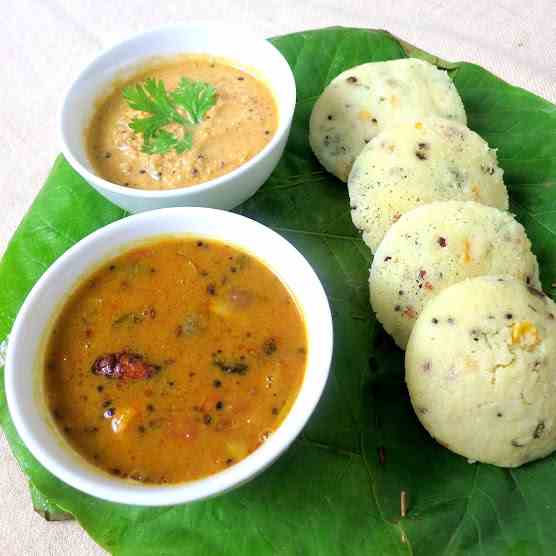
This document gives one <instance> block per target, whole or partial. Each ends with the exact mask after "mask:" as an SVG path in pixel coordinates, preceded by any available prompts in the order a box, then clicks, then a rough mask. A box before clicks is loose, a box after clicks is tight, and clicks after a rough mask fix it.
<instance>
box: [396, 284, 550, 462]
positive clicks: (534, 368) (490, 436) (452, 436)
mask: <svg viewBox="0 0 556 556" xmlns="http://www.w3.org/2000/svg"><path fill="white" fill-rule="evenodd" d="M555 316H556V304H555V303H554V302H553V301H552V300H551V299H550V298H548V297H547V296H545V295H544V294H543V293H542V292H541V291H539V290H537V289H535V288H532V287H528V286H526V285H525V284H523V283H522V282H521V281H519V280H516V279H515V278H513V277H506V276H504V277H493V276H482V277H477V278H472V279H469V280H465V281H463V282H460V283H458V284H455V285H453V286H451V287H449V288H447V289H445V290H444V291H443V292H441V293H440V294H438V295H437V296H436V297H435V298H434V299H433V300H432V301H430V303H428V304H427V306H426V307H425V308H424V310H423V312H422V313H421V315H420V316H419V318H418V320H417V322H416V323H415V326H414V328H413V332H412V334H411V338H410V340H409V343H408V346H407V351H406V355H405V368H406V382H407V386H408V389H409V394H410V396H411V403H412V404H413V408H414V409H415V412H416V414H417V416H418V418H419V420H420V421H421V423H422V424H423V426H424V427H425V428H426V429H427V431H428V432H429V433H430V434H431V435H432V436H433V437H434V438H435V439H436V440H437V441H438V442H439V443H440V444H442V445H443V446H445V447H447V448H449V449H450V450H452V451H453V452H456V453H458V454H461V455H462V456H465V457H467V458H469V459H470V460H476V461H481V462H484V463H492V464H494V465H499V466H503V467H515V466H518V465H522V464H523V463H526V462H528V461H531V460H534V459H538V458H542V457H544V456H546V455H548V454H550V453H551V452H552V451H554V449H556V320H555Z"/></svg>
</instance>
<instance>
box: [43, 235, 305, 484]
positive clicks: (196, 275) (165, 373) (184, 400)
mask: <svg viewBox="0 0 556 556" xmlns="http://www.w3.org/2000/svg"><path fill="white" fill-rule="evenodd" d="M306 348H307V340H306V331H305V325H304V321H303V318H302V316H301V314H300V311H299V309H298V307H297V305H296V303H295V301H294V299H293V298H292V296H291V294H290V293H289V291H288V290H287V289H286V287H285V286H284V285H283V284H282V283H281V282H280V280H279V279H278V278H277V277H276V276H275V275H274V274H273V273H272V271H270V270H269V269H268V268H267V267H266V266H265V265H264V264H262V263H261V262H260V261H258V260H257V259H256V258H254V257H252V256H250V255H247V254H246V253H244V252H242V251H239V250H238V249H236V248H234V247H231V246H229V245H226V244H222V243H218V242H216V241H211V240H204V239H203V240H197V239H195V240H193V239H169V238H166V239H163V240H159V241H158V242H156V243H152V244H148V245H146V246H142V247H139V248H135V249H133V250H131V251H128V252H126V253H124V254H122V255H121V256H119V257H117V258H115V259H113V260H111V261H109V262H108V263H106V264H105V265H104V266H103V267H102V268H100V270H98V271H96V272H95V273H94V274H92V275H91V276H90V277H89V278H88V279H87V280H86V281H85V282H84V283H83V284H81V285H80V286H79V288H78V289H77V290H76V291H75V293H74V294H73V295H72V296H71V297H70V298H69V300H68V301H67V302H66V304H65V306H64V307H63V309H62V312H61V314H60V316H59V317H58V319H57V321H56V323H55V325H54V329H53V332H52V334H51V337H50V339H49V343H48V348H47V357H46V362H45V392H46V396H47V401H48V405H49V408H50V411H51V413H52V415H53V418H54V421H55V422H56V425H57V427H58V429H59V430H60V431H61V433H62V434H63V436H64V437H65V438H66V439H67V440H68V441H69V443H70V444H71V445H72V446H73V448H74V449H75V450H76V451H77V452H79V453H80V454H81V455H82V456H84V457H85V458H86V459H87V460H88V461H90V462H91V463H93V464H94V465H96V466H98V467H100V468H102V469H104V470H106V471H108V472H110V473H112V474H113V475H117V476H120V477H129V478H131V479H134V480H137V481H142V482H149V483H177V482H181V481H188V480H193V479H198V478H200V477H204V476H207V475H210V474H212V473H215V472H217V471H219V470H221V469H224V468H225V467H227V466H229V465H231V464H233V463H234V462H237V461H239V460H241V459H243V458H244V457H246V456H247V455H248V454H249V453H251V452H253V450H255V449H256V448H257V447H258V446H259V445H260V444H261V443H262V442H264V440H265V439H266V438H267V437H268V435H269V434H271V432H272V431H273V430H274V429H276V427H277V426H278V425H279V424H280V422H281V421H282V420H283V419H284V417H285V415H286V414H287V412H288V411H289V409H290V407H291V405H292V403H293V401H294V400H295V398H296V396H297V394H298V391H299V389H300V386H301V383H302V380H303V376H304V372H305V365H306V357H307V356H306ZM109 354H113V355H112V359H110V357H108V359H107V358H106V357H104V359H103V356H109ZM114 354H115V355H114ZM134 357H135V358H136V359H135V362H136V363H138V366H137V367H133V366H131V367H130V366H129V365H128V366H127V367H126V366H125V364H124V363H125V362H127V363H129V362H130V360H132V359H133V358H134ZM137 357H139V358H140V357H142V358H143V359H137ZM118 358H119V359H118ZM107 360H110V361H111V362H112V363H114V361H119V362H121V363H122V364H121V365H120V366H119V367H118V370H119V372H120V373H121V371H122V369H124V370H125V373H124V374H123V375H122V374H120V375H117V376H114V375H112V376H107V375H106V374H95V373H98V372H99V369H100V370H101V371H106V369H109V370H110V371H112V370H113V369H114V368H116V367H110V366H108V367H103V366H102V365H104V364H105V363H106V361H107ZM132 363H133V361H132ZM132 371H133V372H132Z"/></svg>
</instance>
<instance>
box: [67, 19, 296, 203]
mask: <svg viewBox="0 0 556 556" xmlns="http://www.w3.org/2000/svg"><path fill="white" fill-rule="evenodd" d="M187 53H190V54H212V55H218V56H222V57H225V58H227V59H229V60H231V61H232V62H235V63H236V64H237V65H238V66H239V67H242V66H243V67H245V68H246V69H247V71H249V68H252V69H254V70H255V71H256V73H257V75H260V76H261V77H262V78H263V79H264V80H265V81H266V82H267V84H268V85H269V86H270V88H271V90H272V91H273V93H274V96H275V99H276V103H277V105H278V117H279V124H278V129H277V131H276V133H275V135H274V137H273V138H272V140H271V141H270V143H268V145H266V147H265V148H264V149H263V150H262V151H261V152H260V153H258V154H257V155H256V156H254V157H253V158H252V159H251V160H249V161H247V162H246V163H245V164H243V165H242V166H240V167H239V168H237V169H236V170H234V171H232V172H230V173H228V174H225V175H224V176H221V177H219V178H216V179H214V180H210V181H207V182H205V183H202V184H200V185H196V186H193V187H184V188H180V189H171V190H165V191H144V190H140V189H133V188H130V187H123V186H121V185H116V184H113V183H111V182H109V181H107V180H105V179H103V178H101V177H99V176H97V175H96V174H95V171H94V169H93V167H92V165H91V163H90V162H89V160H88V158H87V154H86V145H85V129H86V128H87V126H88V124H89V122H90V119H91V117H92V115H93V113H94V106H95V100H96V99H98V98H99V96H102V94H103V93H105V92H106V90H107V89H108V88H109V86H110V84H111V83H112V82H113V81H114V79H115V78H116V77H121V76H122V74H123V75H126V74H133V72H134V69H136V68H137V67H140V66H141V65H142V64H144V63H145V62H146V61H148V59H149V58H152V57H159V56H172V55H177V54H187ZM295 94H296V91H295V80H294V77H293V74H292V72H291V69H290V67H289V65H288V63H287V62H286V60H285V58H284V57H283V56H282V55H281V54H280V52H279V51H278V50H277V49H276V48H275V47H274V46H272V45H271V44H270V43H269V42H268V41H266V40H265V39H263V38H262V37H257V36H255V35H253V34H251V33H250V32H249V31H246V30H245V29H242V28H237V27H231V26H228V25H222V24H217V23H210V24H201V23H198V24H180V25H172V26H167V27H162V28H160V29H155V30H152V31H147V32H145V33H141V34H139V35H135V36H133V37H131V38H130V39H127V40H125V41H124V42H121V43H119V44H117V45H116V46H113V47H112V48H110V49H108V50H106V51H105V52H104V53H102V54H101V55H100V56H98V58H96V59H95V60H94V61H93V62H91V63H90V64H89V65H88V66H87V67H86V68H85V69H84V70H83V72H82V73H81V74H80V75H79V77H78V78H77V79H76V80H75V82H74V83H73V84H72V85H71V87H70V89H69V91H68V93H67V95H66V97H65V100H64V103H63V105H62V110H61V114H60V131H61V141H62V152H63V153H64V156H65V157H66V159H67V160H68V162H69V163H70V164H71V165H72V167H73V168H74V170H76V171H77V172H78V173H79V174H81V176H83V178H85V180H87V182H88V183H89V184H90V185H91V186H92V187H94V188H95V189H96V190H97V191H98V192H99V193H101V194H102V195H104V196H105V197H106V198H107V199H109V200H110V201H112V202H113V203H115V204H117V205H119V206H120V207H122V208H124V209H126V210H128V211H130V212H140V211H144V210H151V209H156V208H164V207H174V206H205V207H212V208H220V209H231V208H233V207H235V206H237V205H239V204H240V203H242V202H243V201H245V200H246V199H248V198H249V197H251V196H252V195H253V194H254V193H255V192H256V191H257V189H259V187H260V186H261V185H262V184H263V183H264V182H265V181H266V179H267V178H268V177H269V176H270V174H271V172H272V170H274V168H275V167H276V165H277V164H278V161H279V160H280V157H281V156H282V153H283V151H284V147H285V145H286V141H287V139H288V135H289V132H290V126H291V122H292V118H293V112H294V109H295Z"/></svg>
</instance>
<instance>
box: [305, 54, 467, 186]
mask: <svg viewBox="0 0 556 556" xmlns="http://www.w3.org/2000/svg"><path fill="white" fill-rule="evenodd" d="M426 116H440V117H443V118H448V119H451V120H455V121H457V122H460V123H463V124H465V123H466V116H465V110H464V107H463V103H462V101H461V98H460V96H459V94H458V92H457V90H456V88H455V86H454V84H453V83H452V81H451V80H450V78H449V77H448V74H447V73H446V72H444V71H441V70H439V69H437V68H436V67H435V66H433V65H432V64H429V63H428V62H424V61H422V60H417V59H414V58H405V59H402V60H391V61H388V62H371V63H368V64H363V65H361V66H356V67H354V68H351V69H349V70H347V71H344V72H343V73H341V74H340V75H338V76H337V77H336V78H335V79H334V80H333V81H332V82H331V83H330V84H329V85H328V86H327V87H326V89H325V90H324V92H323V93H322V95H321V96H320V97H319V99H318V100H317V102H316V104H315V107H314V108H313V112H312V114H311V120H310V124H309V141H310V143H311V148H312V149H313V151H314V153H315V155H316V157H317V158H318V159H319V160H320V162H321V164H322V165H323V166H324V167H325V168H326V169H327V170H328V171H329V172H331V173H332V174H335V175H336V176H338V177H339V178H340V179H341V180H343V181H346V180H347V178H348V175H349V172H350V170H351V166H352V164H353V162H354V161H355V158H356V157H357V155H358V154H359V153H360V152H361V151H362V150H363V147H364V146H365V145H366V144H367V143H368V142H369V141H370V140H371V139H372V138H373V137H375V135H377V134H378V133H379V132H380V131H382V130H383V129H386V128H387V127H390V126H392V125H395V124H397V123H399V122H402V121H405V120H408V119H411V120H415V118H424V117H426Z"/></svg>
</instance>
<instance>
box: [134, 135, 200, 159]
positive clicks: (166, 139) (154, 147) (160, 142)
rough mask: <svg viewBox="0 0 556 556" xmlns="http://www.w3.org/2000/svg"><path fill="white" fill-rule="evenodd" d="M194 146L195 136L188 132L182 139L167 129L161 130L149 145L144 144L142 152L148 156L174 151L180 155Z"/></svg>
mask: <svg viewBox="0 0 556 556" xmlns="http://www.w3.org/2000/svg"><path fill="white" fill-rule="evenodd" d="M192 144H193V135H192V134H191V133H189V132H186V133H185V134H184V136H183V137H182V138H181V139H178V138H177V137H176V136H175V135H174V134H173V133H170V132H169V131H166V130H165V129H161V130H159V131H158V132H157V133H156V135H155V136H154V137H153V138H152V139H151V140H150V141H149V142H148V143H147V142H145V143H143V147H142V148H141V150H142V151H143V152H144V153H147V154H164V153H167V152H168V151H171V150H172V149H175V151H176V152H177V153H178V154H182V153H184V152H185V151H188V150H189V149H190V148H191V146H192Z"/></svg>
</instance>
